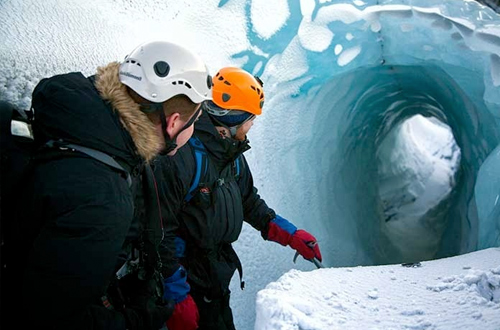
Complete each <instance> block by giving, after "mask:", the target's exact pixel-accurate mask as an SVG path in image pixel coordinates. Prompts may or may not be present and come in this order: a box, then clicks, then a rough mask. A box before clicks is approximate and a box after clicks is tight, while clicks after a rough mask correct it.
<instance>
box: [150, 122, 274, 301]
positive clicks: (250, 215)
mask: <svg viewBox="0 0 500 330" xmlns="http://www.w3.org/2000/svg"><path fill="white" fill-rule="evenodd" d="M194 136H196V137H198V138H199V139H200V141H201V142H202V143H203V144H204V146H205V148H206V150H207V154H208V164H207V165H208V170H207V173H206V176H205V177H203V178H201V179H200V184H199V186H198V190H199V189H201V188H203V190H204V191H205V193H203V194H200V192H198V193H197V194H195V196H194V197H193V199H192V200H191V201H190V202H189V203H187V204H186V203H183V201H184V198H185V196H186V194H187V192H188V190H189V187H190V185H191V183H192V182H193V180H194V176H195V173H196V161H195V157H194V153H193V149H192V147H191V146H190V145H189V144H186V146H184V147H182V148H181V149H179V150H178V152H177V155H175V156H174V157H159V159H158V162H159V163H160V164H159V166H156V169H157V170H158V172H161V173H158V172H157V175H158V176H159V178H160V180H158V181H161V182H162V187H163V189H164V192H165V193H166V196H165V198H164V199H163V201H164V203H163V205H164V206H165V207H166V208H167V210H166V211H165V212H167V216H166V217H167V218H168V219H169V224H168V225H167V226H166V227H164V228H165V229H166V230H165V235H164V240H163V242H162V253H161V257H162V262H163V266H164V269H165V274H166V275H168V274H169V273H172V272H174V271H175V270H176V269H177V268H178V263H177V262H178V260H177V259H176V258H175V256H174V253H175V246H174V243H173V239H174V238H175V236H176V235H177V236H180V237H182V238H183V239H184V240H185V241H186V256H185V258H182V260H181V263H182V264H183V265H184V266H185V267H186V269H187V271H188V279H189V282H190V284H191V286H195V287H196V288H197V289H199V290H202V291H205V293H206V294H208V295H212V296H216V295H221V294H224V293H226V292H227V290H228V286H229V281H230V279H231V277H232V276H233V274H234V272H235V270H236V268H237V267H238V265H239V260H238V259H237V256H236V254H235V253H234V250H233V249H232V247H231V243H233V242H234V241H236V240H237V239H238V237H239V235H240V232H241V229H242V225H243V221H246V222H248V223H249V224H250V225H251V226H253V227H254V228H255V229H257V230H259V231H261V233H262V236H263V237H264V238H267V230H268V224H269V221H270V220H272V219H273V218H274V217H275V213H274V211H273V210H272V209H271V208H269V207H268V206H267V205H266V203H265V201H264V200H263V199H261V198H260V196H259V195H258V193H257V189H256V188H255V187H254V185H253V179H252V174H251V172H250V169H249V167H248V164H247V162H246V160H245V157H244V155H243V152H244V151H246V150H248V149H249V148H250V147H249V146H248V141H236V140H233V139H223V138H221V136H220V135H219V133H218V131H217V129H216V128H215V126H214V124H213V123H212V121H211V119H210V117H209V116H208V115H207V114H206V113H204V114H203V115H202V116H201V117H200V119H199V120H198V121H197V122H196V123H195V132H194ZM238 157H240V161H241V164H242V166H241V170H240V175H239V177H238V178H236V177H235V169H234V164H235V163H234V161H235V160H236V158H238ZM207 188H208V190H209V191H210V193H208V194H207ZM202 196H203V197H202ZM207 196H209V197H208V198H207ZM172 219H175V222H172Z"/></svg>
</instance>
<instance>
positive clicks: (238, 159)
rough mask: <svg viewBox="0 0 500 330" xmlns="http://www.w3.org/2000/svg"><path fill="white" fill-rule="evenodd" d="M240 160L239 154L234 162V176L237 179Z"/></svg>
mask: <svg viewBox="0 0 500 330" xmlns="http://www.w3.org/2000/svg"><path fill="white" fill-rule="evenodd" d="M240 162H241V156H238V158H236V160H235V161H234V163H235V164H236V175H235V178H236V180H238V179H239V178H240Z"/></svg>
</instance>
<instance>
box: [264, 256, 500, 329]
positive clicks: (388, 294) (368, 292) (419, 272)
mask: <svg viewBox="0 0 500 330" xmlns="http://www.w3.org/2000/svg"><path fill="white" fill-rule="evenodd" d="M499 328H500V248H490V249H486V250H482V251H477V252H472V253H470V254H467V255H462V256H457V257H451V258H445V259H440V260H433V261H426V262H421V263H420V266H418V267H403V266H402V265H399V264H398V265H385V266H372V267H354V268H351V267H347V268H345V267H343V268H329V269H318V270H314V271H309V272H302V271H298V270H291V271H289V272H287V273H286V274H284V275H283V276H282V277H280V278H279V279H278V280H277V281H275V282H272V283H270V284H268V285H267V286H266V287H265V289H263V290H261V291H260V292H259V293H258V295H257V321H256V325H255V329H260V330H278V329H279V330H287V329H309V330H324V329H373V330H375V329H384V330H393V329H414V330H424V329H440V330H445V329H449V330H457V329H478V330H479V329H481V330H498V329H499Z"/></svg>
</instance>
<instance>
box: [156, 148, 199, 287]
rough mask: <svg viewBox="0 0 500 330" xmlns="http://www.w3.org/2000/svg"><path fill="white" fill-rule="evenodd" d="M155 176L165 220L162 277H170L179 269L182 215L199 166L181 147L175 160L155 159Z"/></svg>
mask: <svg viewBox="0 0 500 330" xmlns="http://www.w3.org/2000/svg"><path fill="white" fill-rule="evenodd" d="M154 163H155V166H154V168H155V176H156V179H157V182H158V183H159V190H160V196H161V197H160V201H161V209H162V218H163V240H162V242H161V244H160V257H161V262H162V274H163V276H164V277H165V278H166V277H169V276H171V275H172V274H173V273H175V271H177V269H178V268H179V260H178V259H177V258H176V257H175V242H174V240H175V237H176V236H177V235H178V233H179V219H178V216H179V213H180V211H181V209H182V206H183V203H184V197H185V196H186V194H187V192H188V190H189V186H190V184H191V180H192V175H190V173H194V171H195V165H196V164H195V163H194V159H193V155H192V152H191V150H190V149H189V148H188V147H183V148H180V149H179V150H178V151H177V154H176V156H175V157H170V156H160V157H158V158H157V159H156V160H155V162H154Z"/></svg>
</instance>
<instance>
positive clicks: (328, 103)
mask: <svg viewBox="0 0 500 330" xmlns="http://www.w3.org/2000/svg"><path fill="white" fill-rule="evenodd" d="M289 5H290V17H289V18H288V21H287V23H286V25H284V26H283V27H282V29H281V30H279V31H277V32H276V33H275V34H274V35H273V36H271V37H269V38H267V36H266V33H265V32H266V31H265V30H264V31H260V30H259V27H258V24H259V22H258V20H257V19H254V26H253V31H255V34H254V35H253V39H252V38H250V40H257V41H258V42H255V45H256V46H258V47H259V48H260V49H262V50H263V51H264V52H266V51H272V52H274V53H277V54H276V55H274V54H270V55H269V57H270V59H269V60H268V62H267V64H266V65H262V66H261V65H257V66H256V67H257V68H259V70H257V71H262V72H263V77H264V81H268V84H271V85H272V93H275V94H277V96H276V97H274V98H272V99H271V101H270V102H269V103H271V105H269V107H268V109H272V111H273V113H272V114H269V117H271V118H272V119H271V120H269V121H268V119H267V118H266V123H265V124H263V126H266V127H273V126H274V127H275V126H278V125H281V126H280V136H281V135H283V134H285V135H286V136H290V135H295V136H297V138H296V139H292V140H291V141H288V142H290V143H289V145H288V146H286V147H283V145H282V143H281V142H280V143H281V146H280V147H277V150H276V152H275V154H278V156H276V155H275V156H274V157H275V158H276V161H275V162H274V164H278V163H281V165H277V167H284V168H286V166H289V168H291V169H292V172H293V176H294V179H293V180H290V178H283V179H282V180H283V183H282V184H283V187H285V185H286V184H288V185H290V183H292V184H294V185H295V186H294V187H293V188H292V190H293V191H297V190H298V191H305V192H306V195H307V196H304V195H301V198H299V199H297V201H296V202H290V203H289V204H288V205H287V206H288V207H289V208H290V207H292V208H293V207H294V206H293V205H303V202H301V201H300V200H302V201H307V203H308V209H306V210H300V209H301V208H303V206H299V207H297V209H296V210H295V212H294V214H300V215H301V216H299V217H298V218H307V219H308V220H307V221H305V222H304V223H303V224H302V225H304V226H310V227H311V226H312V227H313V228H314V227H316V226H317V227H318V228H321V229H322V230H320V236H322V237H321V238H320V239H321V240H322V241H323V246H325V247H324V248H323V250H326V251H328V252H327V255H328V254H329V255H332V256H335V258H332V259H334V260H335V261H333V264H331V265H332V266H333V265H359V264H384V263H396V262H410V261H417V260H427V259H433V258H440V257H445V256H451V255H457V254H461V253H465V252H469V251H474V250H476V249H478V248H480V247H488V246H498V245H499V243H500V241H499V239H498V229H499V219H498V217H495V214H496V213H495V212H498V211H497V210H496V208H495V207H494V205H496V202H497V201H498V199H497V198H496V196H498V191H497V189H495V188H494V186H493V184H492V183H491V181H492V180H495V179H494V177H495V174H494V173H495V172H494V170H492V169H490V170H486V168H485V167H482V165H483V164H485V165H488V164H489V167H493V166H492V161H491V160H490V159H489V157H494V155H495V153H492V151H493V150H494V149H495V147H496V146H497V144H498V142H499V126H498V124H499V123H498V118H497V117H498V111H499V106H500V104H499V102H500V93H499V92H500V90H499V86H500V81H499V76H498V74H499V68H500V67H499V59H500V57H499V56H498V55H499V51H500V30H499V29H498V23H499V19H500V17H499V16H498V15H497V14H496V13H495V12H494V11H493V10H491V9H489V8H487V7H483V6H481V5H480V4H478V3H477V2H472V1H467V2H461V1H460V2H456V1H442V2H441V3H440V4H439V5H437V6H436V5H435V2H432V1H365V2H361V1H354V2H353V3H351V2H350V1H349V3H346V4H339V3H338V2H335V3H333V2H321V1H320V3H318V2H314V1H302V2H301V5H300V8H299V6H298V5H297V6H296V8H294V7H293V5H291V4H289ZM294 18H297V19H298V22H296V23H294ZM294 24H296V26H295V29H296V31H297V32H296V34H293V35H292V34H290V32H289V31H287V30H288V29H291V28H292V26H294ZM256 25H257V26H256ZM286 37H288V38H289V39H290V41H289V42H288V43H286V44H285V47H284V49H283V50H282V51H280V52H276V48H277V42H276V43H275V42H273V41H274V39H273V38H276V40H280V41H281V43H283V38H286ZM264 39H265V40H264ZM244 55H245V56H247V55H248V54H244ZM249 58H250V60H249V61H247V68H249V69H250V68H252V69H253V68H254V67H253V66H250V65H249V64H252V65H254V64H255V63H252V60H253V59H255V58H256V57H255V56H253V57H252V56H249ZM257 63H258V62H257ZM292 68H293V69H292ZM283 90H285V92H283ZM284 93H288V94H289V99H288V101H286V102H284V101H283V98H282V95H283V94H284ZM283 97H285V96H283ZM416 116H418V117H420V118H421V120H422V119H423V120H424V122H423V121H420V124H419V125H417V126H420V128H421V130H420V131H419V130H418V129H415V127H413V128H414V129H413V131H412V132H413V133H411V132H410V133H409V132H408V129H405V130H404V129H402V128H401V126H402V125H404V123H405V122H407V121H409V120H411V118H414V117H416ZM279 117H286V118H289V119H290V120H289V121H287V124H286V125H284V123H283V121H282V119H280V118H279ZM273 120H276V121H275V122H273ZM429 120H430V121H429ZM279 122H281V123H282V124H278V123H279ZM425 122H427V123H428V124H425ZM432 122H434V123H437V127H438V128H437V129H438V130H439V129H441V130H443V132H445V133H447V134H445V133H440V134H437V133H436V132H437V131H436V129H433V128H432V126H433V125H432ZM410 126H411V124H410ZM422 129H423V131H422ZM426 129H428V130H429V131H428V132H425V130H426ZM410 131H411V130H410ZM394 132H397V133H394ZM260 133H261V136H260V138H261V139H266V140H267V139H271V138H272V137H271V136H270V134H272V135H273V136H274V133H269V132H265V131H262V132H260ZM268 135H269V136H268ZM398 136H399V138H398ZM405 136H406V137H405ZM410 136H411V138H410ZM275 139H276V138H275ZM408 139H413V140H418V141H416V143H417V144H418V145H419V146H420V147H419V148H424V149H428V150H427V151H428V152H424V153H421V152H419V151H418V150H416V149H415V148H413V149H412V148H411V146H408V145H405V144H404V143H403V144H402V143H401V141H403V140H408ZM276 141H280V140H279V139H277V140H276ZM273 142H275V141H273ZM276 143H277V144H280V143H278V142H276ZM285 144H286V143H285ZM269 148H272V147H270V146H269V147H268V149H269ZM417 149H418V148H417ZM431 149H432V150H433V151H432V150H431ZM431 151H432V152H431ZM259 157H265V155H259ZM275 177H276V179H275V180H276V181H280V178H279V176H278V175H277V173H276V174H275ZM295 177H298V178H302V180H301V179H296V178H295ZM495 182H497V181H495ZM312 183H313V184H314V188H313V187H311V184H312ZM492 195H493V196H495V198H492ZM308 196H314V197H313V198H311V197H308ZM488 196H489V197H488ZM478 207H479V209H478ZM314 219H321V220H316V221H321V224H317V225H311V224H310V222H312V221H315V220H314ZM352 240H354V241H356V242H358V245H356V244H353V243H352Z"/></svg>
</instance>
